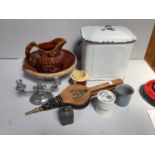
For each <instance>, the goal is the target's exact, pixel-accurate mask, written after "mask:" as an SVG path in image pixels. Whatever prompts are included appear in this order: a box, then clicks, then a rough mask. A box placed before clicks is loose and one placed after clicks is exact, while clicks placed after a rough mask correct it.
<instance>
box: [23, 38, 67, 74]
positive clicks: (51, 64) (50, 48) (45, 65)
mask: <svg viewBox="0 0 155 155" xmlns="http://www.w3.org/2000/svg"><path fill="white" fill-rule="evenodd" d="M65 43H66V40H65V39H63V38H56V39H54V40H52V41H49V42H43V43H40V44H37V43H36V42H30V43H29V44H28V45H27V46H26V49H25V55H26V57H25V60H26V61H27V63H28V64H30V65H31V66H33V67H34V68H36V69H37V70H38V72H41V73H56V72H59V71H61V70H63V68H64V59H65V54H64V50H62V47H63V45H64V44H65ZM34 47H35V48H37V50H36V51H33V52H31V51H32V48H34Z"/></svg>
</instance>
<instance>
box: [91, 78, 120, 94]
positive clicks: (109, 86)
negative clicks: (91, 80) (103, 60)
mask: <svg viewBox="0 0 155 155" xmlns="http://www.w3.org/2000/svg"><path fill="white" fill-rule="evenodd" d="M122 83H123V80H122V79H115V80H112V81H111V82H105V83H103V84H99V85H97V86H94V87H91V88H89V90H90V91H91V95H92V96H93V95H96V94H97V92H98V91H100V90H103V89H108V90H112V89H114V88H115V87H116V86H117V85H119V84H122Z"/></svg>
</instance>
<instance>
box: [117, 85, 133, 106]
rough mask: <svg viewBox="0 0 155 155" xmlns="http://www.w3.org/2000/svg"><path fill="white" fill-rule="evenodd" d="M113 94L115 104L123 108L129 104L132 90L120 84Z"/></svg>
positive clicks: (128, 86)
mask: <svg viewBox="0 0 155 155" xmlns="http://www.w3.org/2000/svg"><path fill="white" fill-rule="evenodd" d="M114 93H115V95H116V101H115V103H116V104H117V105H119V106H122V107H124V106H127V105H128V104H129V102H130V99H131V96H132V94H133V93H134V89H133V88H132V87H131V86H130V85H127V84H122V85H119V86H117V87H116V88H115V90H114Z"/></svg>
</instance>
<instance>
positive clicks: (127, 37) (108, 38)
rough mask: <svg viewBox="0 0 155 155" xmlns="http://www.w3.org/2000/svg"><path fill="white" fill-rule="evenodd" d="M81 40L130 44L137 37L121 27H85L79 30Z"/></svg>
mask: <svg viewBox="0 0 155 155" xmlns="http://www.w3.org/2000/svg"><path fill="white" fill-rule="evenodd" d="M81 36H82V39H84V40H85V41H89V42H95V43H130V42H135V41H136V40H137V37H136V36H135V35H134V34H133V33H132V32H131V31H130V30H129V29H128V28H126V27H122V26H110V25H106V26H86V27H82V28H81Z"/></svg>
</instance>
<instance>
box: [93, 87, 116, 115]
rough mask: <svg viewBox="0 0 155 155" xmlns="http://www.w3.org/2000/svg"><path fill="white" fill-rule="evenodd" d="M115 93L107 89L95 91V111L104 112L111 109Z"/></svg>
mask: <svg viewBox="0 0 155 155" xmlns="http://www.w3.org/2000/svg"><path fill="white" fill-rule="evenodd" d="M115 99H116V97H115V95H114V94H113V93H112V92H111V91H109V90H102V91H100V92H98V93H97V98H96V111H97V112H99V113H101V114H105V113H108V112H109V111H111V110H112V105H113V103H114V102H115Z"/></svg>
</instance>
